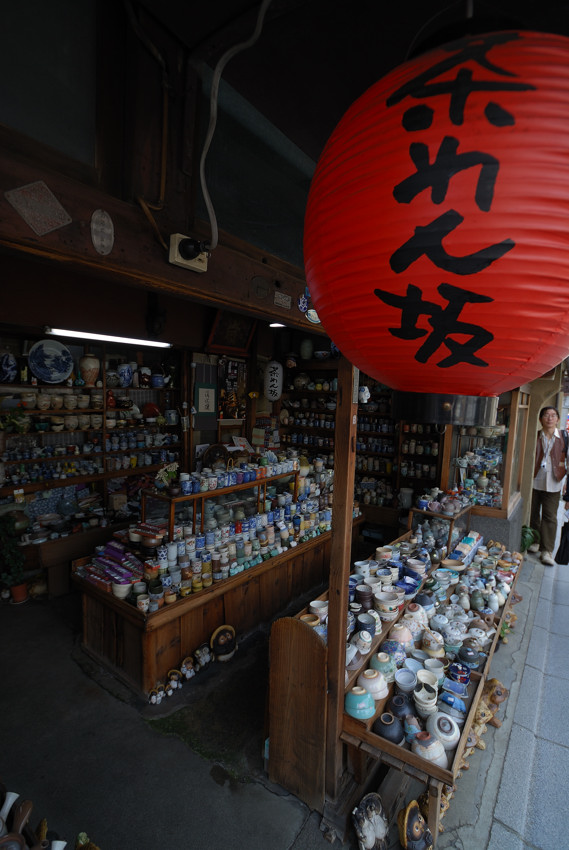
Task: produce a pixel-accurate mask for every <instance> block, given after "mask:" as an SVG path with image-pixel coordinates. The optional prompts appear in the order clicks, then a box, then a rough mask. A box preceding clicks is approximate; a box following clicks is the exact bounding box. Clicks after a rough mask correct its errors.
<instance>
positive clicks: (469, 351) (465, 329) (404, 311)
mask: <svg viewBox="0 0 569 850" xmlns="http://www.w3.org/2000/svg"><path fill="white" fill-rule="evenodd" d="M437 291H438V292H439V294H440V295H441V296H442V297H443V298H445V299H446V300H447V301H448V305H447V306H446V307H441V306H440V305H439V304H435V303H434V302H433V301H424V300H423V292H422V290H421V289H420V288H419V287H418V286H414V285H413V284H409V285H408V286H407V294H406V295H396V294H394V293H392V292H385V290H383V289H375V290H374V294H375V295H376V296H377V297H378V298H379V299H380V301H383V302H384V303H385V304H389V305H390V306H391V307H396V308H397V309H399V310H401V327H399V328H389V332H390V333H391V334H392V335H393V336H395V337H398V338H399V339H408V340H412V339H420V338H421V337H424V336H427V334H428V336H427V339H426V340H425V342H424V343H423V345H421V346H420V348H419V349H418V350H417V352H416V354H415V360H417V361H418V362H419V363H426V362H427V360H428V359H429V358H430V357H432V355H433V354H434V353H435V352H436V351H437V350H438V349H439V348H440V346H441V345H446V347H447V348H448V350H449V351H450V354H449V356H448V357H445V358H443V360H441V361H439V363H437V366H440V367H441V368H448V367H449V366H456V365H457V364H458V363H469V364H471V365H472V366H487V365H488V363H487V362H486V361H485V360H482V358H480V357H477V356H476V352H477V351H479V350H480V349H481V348H482V347H483V346H485V345H487V344H488V343H489V342H491V341H492V340H493V339H494V334H492V333H490V331H487V330H486V329H485V328H483V327H480V326H479V325H474V324H472V323H470V322H461V321H459V319H458V317H459V315H460V313H461V311H462V308H463V307H464V305H465V304H467V303H482V302H488V301H493V300H494V299H493V298H490V297H489V296H488V295H479V294H478V293H476V292H470V291H469V290H468V289H461V288H460V287H458V286H453V285H452V284H450V283H441V284H440V286H438V287H437ZM420 316H427V317H428V318H427V322H428V324H429V325H431V327H432V331H430V332H429V331H428V330H426V329H425V328H420V327H418V326H417V321H418V319H419V317H420ZM456 336H466V337H468V339H466V340H465V341H464V342H459V341H458V340H457V339H456V338H454V337H456Z"/></svg>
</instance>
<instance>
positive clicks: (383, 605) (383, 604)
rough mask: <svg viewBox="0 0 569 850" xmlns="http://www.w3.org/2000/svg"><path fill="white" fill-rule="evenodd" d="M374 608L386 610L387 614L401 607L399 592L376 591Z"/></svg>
mask: <svg viewBox="0 0 569 850" xmlns="http://www.w3.org/2000/svg"><path fill="white" fill-rule="evenodd" d="M374 608H375V610H376V611H379V612H380V613H381V612H382V611H384V612H385V613H387V614H389V613H390V612H393V611H397V610H398V608H399V602H398V598H397V594H396V593H393V591H390V590H380V591H378V592H377V593H375V601H374Z"/></svg>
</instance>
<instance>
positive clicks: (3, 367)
mask: <svg viewBox="0 0 569 850" xmlns="http://www.w3.org/2000/svg"><path fill="white" fill-rule="evenodd" d="M17 374H18V361H17V360H16V358H15V357H14V355H13V354H12V352H11V351H0V383H2V384H13V383H14V381H15V380H16V376H17Z"/></svg>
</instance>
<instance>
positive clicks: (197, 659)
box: [194, 643, 213, 673]
mask: <svg viewBox="0 0 569 850" xmlns="http://www.w3.org/2000/svg"><path fill="white" fill-rule="evenodd" d="M212 661H213V657H212V654H211V651H210V648H209V646H208V645H207V643H202V645H201V646H198V648H197V649H196V651H195V652H194V669H195V671H196V673H197V672H199V670H204V669H205V668H206V667H207V666H208V665H209V664H210V663H211V662H212Z"/></svg>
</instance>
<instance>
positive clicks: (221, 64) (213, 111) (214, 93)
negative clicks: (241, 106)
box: [200, 0, 272, 251]
mask: <svg viewBox="0 0 569 850" xmlns="http://www.w3.org/2000/svg"><path fill="white" fill-rule="evenodd" d="M271 2H272V0H263V2H262V3H261V6H260V8H259V12H258V15H257V23H256V26H255V30H254V32H253V35H252V36H251V37H250V38H249V39H247V41H242V42H240V43H239V44H236V45H234V46H233V47H230V48H229V50H226V52H225V53H224V54H223V56H222V57H221V58H220V60H219V61H218V63H217V65H216V66H215V70H214V72H213V78H212V81H211V91H210V96H209V126H208V128H207V133H206V137H205V141H204V146H203V150H202V155H201V157H200V185H201V189H202V194H203V197H204V201H205V205H206V209H207V212H208V216H209V223H210V227H211V241H210V244H209V245H208V250H209V251H213V249H214V248H216V247H217V243H218V239H219V231H218V227H217V218H216V216H215V210H214V208H213V204H212V202H211V198H210V195H209V191H208V188H207V182H206V178H205V160H206V157H207V154H208V151H209V148H210V145H211V142H212V139H213V134H214V132H215V125H216V123H217V97H218V92H219V84H220V82H221V75H222V74H223V71H224V68H225V66H226V65H227V63H228V62H229V60H230V59H232V58H233V57H234V56H235V55H236V54H237V53H240V52H241V51H242V50H246V49H247V48H248V47H252V46H253V45H254V44H255V42H256V41H257V39H258V38H259V36H260V35H261V30H262V29H263V23H264V20H265V14H266V12H267V9H268V8H269V6H270V5H271Z"/></svg>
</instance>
